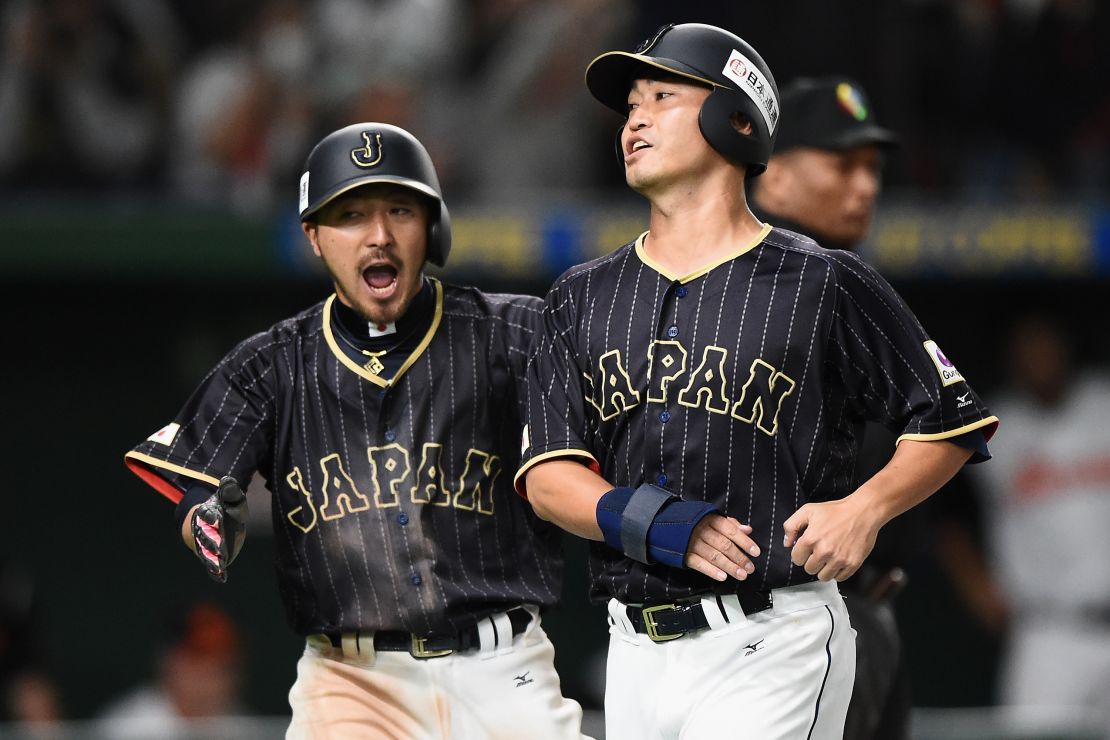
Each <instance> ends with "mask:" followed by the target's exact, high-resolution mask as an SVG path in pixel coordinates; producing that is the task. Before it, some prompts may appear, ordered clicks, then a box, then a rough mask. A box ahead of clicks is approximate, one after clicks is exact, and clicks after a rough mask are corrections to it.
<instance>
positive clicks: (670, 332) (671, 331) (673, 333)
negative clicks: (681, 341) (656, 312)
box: [667, 326, 678, 339]
mask: <svg viewBox="0 0 1110 740" xmlns="http://www.w3.org/2000/svg"><path fill="white" fill-rule="evenodd" d="M667 336H668V337H670V338H671V339H674V338H675V337H677V336H678V327H677V326H668V327H667Z"/></svg>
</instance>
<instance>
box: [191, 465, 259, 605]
mask: <svg viewBox="0 0 1110 740" xmlns="http://www.w3.org/2000/svg"><path fill="white" fill-rule="evenodd" d="M189 524H190V526H189V529H190V531H191V532H192V534H193V545H194V546H195V551H196V554H197V557H198V558H200V561H201V562H202V563H204V567H205V569H207V571H208V575H209V576H211V577H212V579H213V580H215V581H218V582H220V583H224V582H225V581H227V566H229V565H231V563H232V561H234V560H235V556H236V555H238V554H239V550H241V549H242V548H243V540H244V539H245V538H246V534H247V529H246V527H247V497H246V495H245V494H244V493H243V490H242V489H241V488H239V484H238V483H237V482H236V480H235V479H234V478H232V477H231V476H225V477H223V478H221V479H220V487H219V488H218V489H216V492H215V493H214V494H212V495H211V496H210V497H209V498H208V499H207V500H206V501H205V502H204V503H202V504H201V505H200V506H198V507H197V508H196V510H195V511H194V512H193V515H192V520H191V521H190V523H189Z"/></svg>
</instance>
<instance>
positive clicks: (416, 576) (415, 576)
mask: <svg viewBox="0 0 1110 740" xmlns="http://www.w3.org/2000/svg"><path fill="white" fill-rule="evenodd" d="M409 581H410V582H411V583H412V585H414V586H419V585H420V584H421V583H423V582H424V579H423V578H421V577H420V574H419V573H413V574H412V575H411V576H409Z"/></svg>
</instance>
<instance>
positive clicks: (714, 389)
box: [584, 339, 797, 435]
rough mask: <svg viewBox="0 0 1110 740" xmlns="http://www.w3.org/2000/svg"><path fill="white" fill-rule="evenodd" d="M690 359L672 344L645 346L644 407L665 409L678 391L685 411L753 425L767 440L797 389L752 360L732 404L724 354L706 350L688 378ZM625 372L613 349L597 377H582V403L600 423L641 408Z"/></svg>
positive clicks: (599, 366)
mask: <svg viewBox="0 0 1110 740" xmlns="http://www.w3.org/2000/svg"><path fill="white" fill-rule="evenodd" d="M689 354H690V353H689V351H688V350H687V349H686V348H685V347H684V346H683V345H682V343H681V342H678V341H675V340H671V339H667V340H656V341H653V342H652V343H651V344H649V345H648V351H647V360H648V366H647V402H648V403H656V404H666V403H667V402H668V400H669V399H670V397H671V394H672V393H674V391H675V388H676V387H681V390H679V391H678V395H677V397H676V399H675V400H677V401H678V403H680V404H681V405H683V406H686V407H687V408H691V409H696V408H700V409H704V410H706V411H708V412H710V413H713V414H728V415H730V416H731V417H732V418H734V419H736V420H737V421H742V422H744V423H746V424H754V425H755V426H756V427H758V428H759V430H760V431H762V432H764V433H766V434H769V435H774V434H775V433H776V432H777V431H778V417H779V411H780V410H781V409H782V405H783V402H784V401H785V400H786V397H787V396H789V395H790V394H791V393H793V392H794V388H795V387H796V386H797V384H796V383H795V382H794V380H793V379H791V378H789V377H787V376H786V375H784V374H783V373H782V372H780V371H778V370H776V369H775V368H774V366H772V365H771V364H770V363H768V362H766V361H765V360H762V359H758V358H757V359H755V360H753V361H752V363H751V366H750V367H749V369H748V377H747V379H746V381H745V382H744V385H743V386H741V388H740V398H739V399H736V400H733V399H732V398H731V397H730V396H729V380H730V377H729V376H728V374H727V372H726V370H725V366H726V362H727V360H728V350H727V349H725V348H724V347H717V346H715V345H708V346H706V347H705V348H703V349H702V354H701V358H700V359H699V361H698V364H697V366H696V367H695V368H694V369H693V371H689V372H688V370H687V368H688V367H689V365H690V364H691V363H690V362H689ZM625 368H626V363H625V362H624V360H623V359H622V358H621V352H620V350H619V349H614V350H610V351H608V352H606V353H605V354H603V355H602V356H601V357H600V358H598V364H597V374H596V376H595V375H585V376H584V378H585V380H586V401H587V402H588V403H589V404H590V405H591V406H593V407H594V408H595V409H597V412H598V413H599V414H600V415H601V418H602V420H603V421H608V420H610V419H612V418H614V417H616V416H617V415H618V414H620V413H622V412H625V411H628V410H629V409H632V408H635V407H636V406H638V405H639V403H640V391H639V390H637V389H636V387H635V385H634V384H633V381H632V378H631V377H630V376H629V373H628V371H627V370H626V369H625ZM684 376H685V377H684Z"/></svg>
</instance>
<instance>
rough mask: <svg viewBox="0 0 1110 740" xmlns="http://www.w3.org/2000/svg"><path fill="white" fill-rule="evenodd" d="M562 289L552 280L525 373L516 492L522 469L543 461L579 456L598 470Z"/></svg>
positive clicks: (570, 309)
mask: <svg viewBox="0 0 1110 740" xmlns="http://www.w3.org/2000/svg"><path fill="white" fill-rule="evenodd" d="M566 287H567V286H566V284H565V283H562V284H560V283H557V284H556V286H555V287H554V288H552V290H551V292H550V293H548V296H547V299H546V301H545V304H544V309H543V315H542V318H541V324H540V327H539V330H538V332H537V334H536V337H535V339H534V340H533V342H532V349H531V352H530V353H529V357H528V365H527V368H526V370H525V374H524V378H525V384H526V389H525V416H524V421H525V425H524V433H523V437H522V440H521V455H520V458H521V459H520V463H521V464H520V469H519V470H518V471H517V474H516V477H515V478H514V484H515V485H516V490H517V493H519V494H520V495H521V496H526V491H525V486H524V475H525V473H527V472H528V470H529V469H530V468H532V467H533V466H535V465H537V464H539V463H541V462H543V461H545V460H551V459H554V458H558V457H572V458H578V459H581V460H583V461H584V462H586V463H587V464H588V465H589V466H590V467H591V468H592V469H593V470H594V471H595V472H596V471H598V470H599V467H598V464H597V459H596V458H595V457H594V456H593V454H591V453H590V452H589V448H588V446H587V444H586V442H585V441H584V439H583V433H584V430H585V429H586V426H587V419H586V408H585V407H586V401H585V389H584V388H583V377H584V371H583V369H582V367H581V366H580V365H579V361H578V358H579V357H580V353H579V352H578V351H577V349H576V348H575V346H574V338H575V329H576V323H577V322H576V320H575V309H574V301H573V299H572V298H571V296H570V295H568V291H567V290H566Z"/></svg>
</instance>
